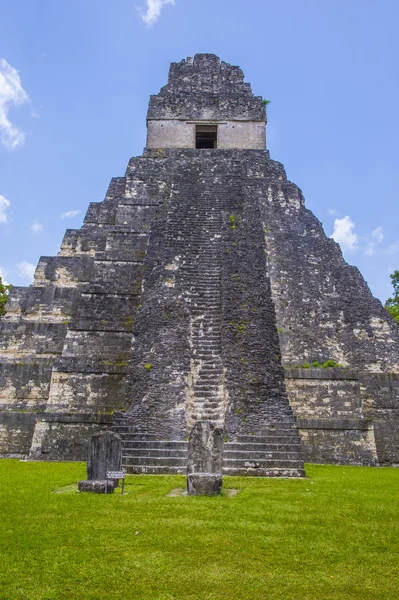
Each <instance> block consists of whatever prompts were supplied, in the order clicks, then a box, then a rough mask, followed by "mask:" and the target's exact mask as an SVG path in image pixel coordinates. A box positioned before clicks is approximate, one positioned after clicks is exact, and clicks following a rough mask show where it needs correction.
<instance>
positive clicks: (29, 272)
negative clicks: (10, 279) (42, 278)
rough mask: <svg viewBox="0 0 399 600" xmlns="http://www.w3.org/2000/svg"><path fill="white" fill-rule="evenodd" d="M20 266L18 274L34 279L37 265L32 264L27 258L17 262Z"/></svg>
mask: <svg viewBox="0 0 399 600" xmlns="http://www.w3.org/2000/svg"><path fill="white" fill-rule="evenodd" d="M17 267H18V275H19V276H20V277H23V278H24V279H29V280H32V279H33V275H34V274H35V271H36V267H35V265H32V263H30V262H28V261H27V260H23V261H22V262H20V263H18V264H17Z"/></svg>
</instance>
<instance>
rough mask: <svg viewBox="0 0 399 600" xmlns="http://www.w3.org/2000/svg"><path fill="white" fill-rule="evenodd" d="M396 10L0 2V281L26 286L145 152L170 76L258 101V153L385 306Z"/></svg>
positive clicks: (391, 220) (289, 2)
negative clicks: (197, 60) (195, 61)
mask: <svg viewBox="0 0 399 600" xmlns="http://www.w3.org/2000/svg"><path fill="white" fill-rule="evenodd" d="M398 18H399V3H398V2H397V0H379V2H376V1H375V0H334V1H329V0H323V1H320V0H279V1H278V2H276V1H275V2H269V1H267V0H251V2H248V1H244V0H175V1H173V0H169V1H164V0H114V1H112V2H110V1H107V2H106V1H105V0H96V1H94V0H84V1H82V0H68V1H66V0H63V1H57V0H13V1H12V2H10V1H9V0H0V269H1V271H2V273H3V275H4V276H5V278H6V279H7V280H8V281H9V282H11V283H13V284H15V285H28V284H29V283H31V281H32V270H33V266H35V265H36V263H37V261H38V259H39V257H40V256H41V255H43V256H48V255H54V254H56V253H57V252H58V249H59V246H60V243H61V240H62V237H63V234H64V231H65V229H66V228H78V227H80V226H81V224H82V220H83V217H84V215H85V212H86V209H87V207H88V204H89V202H92V201H95V202H98V201H101V200H103V198H104V195H105V191H106V188H107V185H108V182H109V180H110V178H111V177H113V176H119V175H123V174H124V171H125V168H126V165H127V162H128V160H129V158H130V157H131V156H136V155H140V154H141V153H142V150H143V147H144V145H145V116H146V111H147V105H148V99H149V95H150V94H154V93H158V91H159V88H160V87H161V86H162V85H164V84H165V83H166V79H167V72H168V67H169V63H170V62H172V61H179V60H181V59H182V58H185V57H187V56H193V55H194V54H195V53H198V52H213V53H215V54H218V55H219V56H220V57H221V58H222V59H223V60H225V61H227V62H230V63H232V64H238V65H240V66H241V67H242V68H243V70H244V73H245V75H246V80H247V81H249V82H250V83H251V84H252V88H253V90H254V92H255V93H256V94H257V95H262V96H263V97H264V98H267V99H270V100H271V101H272V102H271V104H270V105H269V107H268V120H269V122H268V128H267V137H268V148H269V149H270V152H271V156H272V158H274V159H275V160H278V161H281V162H282V163H283V164H284V165H285V167H286V170H287V174H288V178H289V179H290V180H291V181H294V182H295V183H296V184H297V185H299V186H300V187H301V189H302V191H303V193H304V195H305V198H306V204H307V206H308V208H310V209H311V210H312V211H313V212H314V213H315V214H316V216H317V217H318V218H319V219H320V220H321V221H322V223H323V225H324V228H325V231H326V233H327V235H332V234H333V232H334V231H335V233H334V235H335V237H336V239H337V240H338V241H340V242H341V246H342V248H343V250H344V254H345V258H346V259H347V261H348V262H349V263H351V264H354V265H356V266H358V267H359V269H360V270H361V272H362V273H363V275H364V276H365V278H366V280H367V282H368V283H369V285H370V287H371V289H372V291H373V293H374V294H375V295H377V296H378V297H379V298H380V299H381V300H385V299H386V298H387V297H388V296H389V295H390V294H391V290H392V288H391V283H390V279H389V274H390V273H392V271H393V270H394V269H399V228H398V221H399V219H398V217H399V207H398V190H397V184H396V172H397V165H398V164H399V150H398V148H399V144H398V139H399V120H398V109H397V107H398V105H399V80H398V76H397V63H398V54H399V52H398V50H399V36H398V35H397V23H398Z"/></svg>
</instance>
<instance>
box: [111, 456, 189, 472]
mask: <svg viewBox="0 0 399 600" xmlns="http://www.w3.org/2000/svg"><path fill="white" fill-rule="evenodd" d="M122 465H124V466H125V465H126V466H129V465H142V466H146V465H153V466H160V467H182V468H183V469H185V468H187V457H185V456H184V457H181V458H176V457H173V456H170V457H169V456H130V455H128V454H126V455H125V454H124V453H123V452H122Z"/></svg>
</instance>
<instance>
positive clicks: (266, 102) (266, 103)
mask: <svg viewBox="0 0 399 600" xmlns="http://www.w3.org/2000/svg"><path fill="white" fill-rule="evenodd" d="M262 102H263V104H264V105H265V106H267V105H268V104H270V102H271V100H266V99H265V98H264V99H263V100H262Z"/></svg>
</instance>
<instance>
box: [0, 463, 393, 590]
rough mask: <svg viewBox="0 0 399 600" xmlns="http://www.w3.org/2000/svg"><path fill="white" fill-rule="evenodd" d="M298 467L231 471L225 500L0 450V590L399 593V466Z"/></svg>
mask: <svg viewBox="0 0 399 600" xmlns="http://www.w3.org/2000/svg"><path fill="white" fill-rule="evenodd" d="M307 474H308V476H309V477H308V479H306V480H271V479H256V478H232V477H231V478H228V477H226V478H225V480H224V488H225V490H227V489H228V488H238V489H239V493H238V494H237V495H236V496H235V497H233V498H228V497H226V496H224V497H223V496H222V497H218V498H188V497H169V496H167V493H168V492H169V491H170V490H171V489H172V488H176V487H179V486H184V482H185V479H184V477H169V476H164V477H155V476H132V477H128V478H127V486H126V489H127V492H128V493H127V494H126V495H124V496H122V495H121V494H120V493H115V494H114V495H109V496H103V495H91V494H78V493H76V492H75V491H74V488H73V484H75V483H76V482H77V481H78V480H79V479H82V478H84V477H85V467H84V465H83V464H82V463H62V464H57V463H24V462H18V461H15V460H3V461H0V511H1V515H0V517H1V521H0V547H1V564H0V598H1V599H2V600H4V599H6V600H8V599H29V600H39V599H40V600H50V599H51V600H53V599H54V600H59V599H63V598H73V599H79V600H87V599H102V598H124V599H126V600H131V599H134V600H136V599H143V600H216V599H217V600H236V599H237V600H246V599H248V600H249V599H251V600H258V599H262V600H263V599H266V598H267V599H281V600H290V599H295V600H319V599H329V600H335V599H346V598H353V599H356V600H371V599H372V600H375V599H390V600H397V599H398V598H399V577H398V575H399V572H398V571H399V567H398V565H399V556H398V550H399V518H398V517H399V514H398V513H399V511H398V502H399V470H395V469H373V468H358V467H330V466H327V467H326V466H314V465H307ZM68 486H69V487H68ZM56 490H58V491H59V492H62V493H55V491H56Z"/></svg>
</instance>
